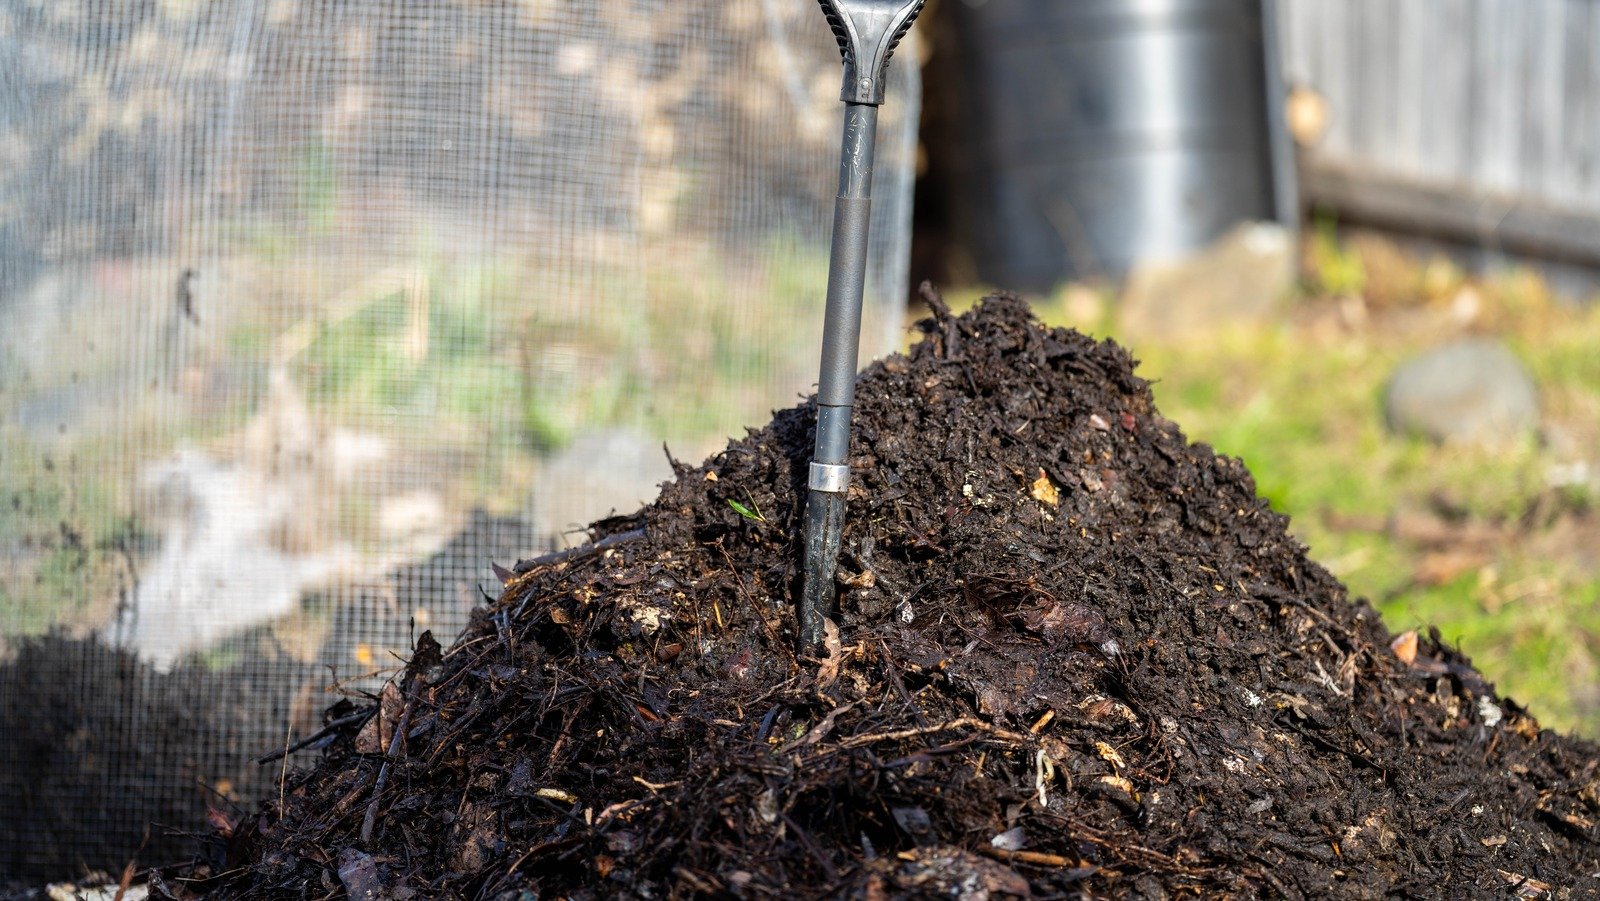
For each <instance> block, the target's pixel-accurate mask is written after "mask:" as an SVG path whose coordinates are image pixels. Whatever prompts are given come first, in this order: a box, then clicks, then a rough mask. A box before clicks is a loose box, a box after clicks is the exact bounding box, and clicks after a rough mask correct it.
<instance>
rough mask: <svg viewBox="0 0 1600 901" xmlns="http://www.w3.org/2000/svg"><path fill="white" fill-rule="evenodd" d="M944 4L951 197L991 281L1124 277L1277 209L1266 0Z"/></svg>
mask: <svg viewBox="0 0 1600 901" xmlns="http://www.w3.org/2000/svg"><path fill="white" fill-rule="evenodd" d="M1269 2H1270V0H1269ZM949 8H950V14H951V16H952V20H953V21H952V25H953V26H954V27H953V32H954V34H955V35H957V37H956V39H955V40H956V44H957V46H956V50H957V54H956V57H957V58H956V59H955V60H954V65H956V66H958V67H959V72H958V76H959V77H958V78H956V79H953V81H956V82H957V83H959V85H960V88H958V91H959V92H960V93H961V94H962V96H961V97H960V107H961V109H962V110H963V111H964V112H963V114H962V115H963V118H964V120H965V122H964V125H965V127H964V128H962V129H961V130H962V132H963V133H964V135H965V137H964V138H963V139H961V140H959V141H958V142H957V143H958V144H959V145H961V146H960V147H959V149H958V151H957V152H958V156H957V157H956V158H955V159H954V160H952V166H951V174H952V175H953V176H954V185H955V188H954V196H953V197H952V198H951V199H952V201H953V202H954V204H955V209H954V210H953V212H954V213H955V217H954V218H955V227H956V229H957V238H958V240H960V241H961V242H962V243H963V244H965V246H966V247H967V248H968V249H969V250H970V252H971V253H972V255H973V257H974V262H975V263H976V265H977V268H978V274H979V276H980V277H982V278H983V279H984V280H985V281H987V282H990V283H992V284H997V285H1002V286H1005V287H1010V288H1017V289H1023V290H1036V291H1043V290H1048V289H1050V288H1052V287H1054V286H1055V285H1057V284H1059V283H1061V282H1062V281H1065V280H1068V279H1085V278H1105V279H1118V278H1120V277H1122V276H1123V275H1125V274H1126V273H1127V272H1128V271H1129V269H1130V268H1131V267H1132V266H1133V265H1135V264H1136V263H1140V262H1147V261H1157V260H1163V259H1170V258H1174V257H1179V256H1182V255H1185V254H1187V253H1189V252H1192V251H1194V250H1197V249H1199V248H1201V247H1204V246H1205V245H1207V244H1209V243H1210V242H1211V241H1212V240H1214V239H1215V238H1217V237H1219V236H1220V235H1221V234H1222V233H1223V232H1224V231H1226V230H1227V229H1228V228H1229V227H1230V226H1232V225H1234V224H1236V223H1238V222H1241V221H1245V220H1251V219H1272V218H1276V217H1277V215H1278V209H1279V206H1280V205H1279V204H1278V203H1277V202H1276V201H1278V200H1279V198H1277V197H1275V191H1274V187H1273V161H1274V150H1273V148H1272V138H1271V134H1272V129H1270V128H1269V126H1268V115H1269V104H1268V103H1267V97H1268V84H1269V66H1268V65H1267V54H1266V49H1267V48H1268V47H1272V46H1274V45H1275V42H1270V43H1269V42H1267V41H1266V40H1265V39H1264V36H1265V30H1264V29H1263V25H1262V23H1263V8H1262V0H1070V2H1067V0H952V2H951V4H950V7H949ZM1273 68H1275V67H1273ZM1270 80H1274V81H1275V80H1276V77H1275V76H1272V77H1271V79H1270ZM1290 165H1292V162H1291V163H1290ZM1279 193H1281V191H1280V192H1279Z"/></svg>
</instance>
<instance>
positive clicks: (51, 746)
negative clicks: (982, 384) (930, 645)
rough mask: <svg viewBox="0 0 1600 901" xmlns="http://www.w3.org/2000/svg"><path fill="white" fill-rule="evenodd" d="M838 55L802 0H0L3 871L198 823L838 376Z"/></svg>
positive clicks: (885, 154) (896, 215)
mask: <svg viewBox="0 0 1600 901" xmlns="http://www.w3.org/2000/svg"><path fill="white" fill-rule="evenodd" d="M900 58H901V60H902V62H901V64H899V65H897V66H896V67H895V68H894V76H895V79H896V83H895V84H893V85H892V87H891V91H890V102H889V104H888V105H887V106H886V107H885V108H884V110H883V118H882V136H881V143H880V148H881V149H880V154H879V170H878V177H877V182H876V191H875V194H876V203H875V209H874V215H875V216H876V221H875V225H874V232H875V233H874V236H873V241H874V250H875V256H874V259H875V263H874V269H873V272H872V274H871V280H870V284H869V310H868V317H867V323H866V332H865V334H864V336H863V348H864V352H865V353H867V354H873V353H878V352H882V351H884V350H887V349H889V348H890V347H891V346H892V345H893V344H894V343H895V342H896V341H897V340H898V337H899V310H900V306H901V300H902V298H903V297H904V293H905V284H904V269H905V260H906V255H907V252H908V243H909V234H908V230H909V206H910V194H911V178H912V169H913V161H914V154H915V122H916V118H917V116H916V112H917V110H916V98H917V90H916V84H915V79H916V74H915V67H914V65H912V64H909V63H906V62H904V60H906V59H908V58H909V59H914V58H915V51H914V49H913V48H910V47H908V48H905V49H903V50H902V51H901V53H900ZM839 78H840V66H839V61H838V51H837V49H836V47H835V45H834V42H833V38H832V36H831V35H830V34H829V32H828V29H827V27H826V26H825V24H824V22H823V20H822V17H821V15H820V13H819V12H818V10H817V8H816V6H815V4H814V3H812V2H810V0H782V2H780V0H761V2H740V3H724V2H720V0H718V2H711V0H596V2H589V3H575V2H557V0H520V2H510V0H502V2H491V0H228V2H217V0H49V2H42V0H0V460H3V463H0V876H13V877H24V878H41V877H57V876H65V875H71V873H70V872H64V871H70V870H76V869H78V868H80V867H84V866H91V867H111V868H117V869H120V867H121V866H122V865H123V864H124V863H125V862H126V860H127V859H128V858H129V857H130V856H132V855H133V854H134V853H135V852H136V851H137V850H138V849H139V848H140V846H141V844H142V843H143V844H144V852H143V854H142V859H144V860H151V859H153V858H159V857H161V856H164V855H167V854H170V853H173V852H174V849H176V848H178V847H180V845H178V844H175V840H173V839H171V838H169V837H167V836H166V833H165V831H164V830H162V829H160V828H157V829H154V830H151V831H149V832H148V835H147V829H146V824H147V823H149V822H150V821H152V820H153V821H154V822H156V823H158V824H162V825H165V826H173V827H180V828H185V829H190V830H198V829H202V828H203V824H204V815H205V808H206V806H207V804H210V805H212V806H215V807H218V808H223V809H226V807H227V804H228V803H230V802H234V803H248V802H249V801H251V800H252V799H254V798H257V797H260V796H261V795H262V794H263V793H266V792H271V791H273V790H275V788H276V786H277V779H278V776H279V774H280V772H281V769H280V768H281V764H279V763H274V764H271V765H269V766H267V767H257V766H256V765H255V764H254V763H253V762H252V758H254V757H255V756H257V755H260V754H263V753H265V752H267V751H269V750H271V749H273V748H275V747H277V748H281V747H283V746H285V745H287V744H291V743H294V742H297V741H299V740H300V739H302V738H304V737H306V736H307V735H308V734H309V733H311V732H313V731H314V730H315V729H316V728H318V726H319V725H320V723H319V717H320V716H321V711H322V709H323V708H324V707H326V706H327V704H328V703H329V702H330V699H331V696H330V695H329V693H328V692H329V689H330V687H333V686H335V685H343V686H344V689H345V690H347V691H349V690H358V689H362V688H368V689H370V687H371V684H372V680H371V679H370V678H363V677H369V676H370V675H371V674H373V673H376V672H379V671H382V670H385V669H390V668H392V667H394V666H395V665H396V654H398V653H401V652H403V651H404V649H405V648H407V647H409V644H410V641H411V639H412V636H413V635H414V634H415V633H417V632H419V631H420V630H421V629H424V628H428V629H433V630H434V631H435V632H436V633H438V634H439V635H440V636H441V637H442V638H443V640H444V641H445V643H446V644H448V643H449V641H448V639H449V637H450V636H452V635H453V634H454V633H455V632H456V631H457V630H458V629H459V628H460V627H461V626H462V625H463V623H464V622H465V619H466V616H467V614H468V612H469V611H470V610H471V609H472V608H473V607H474V606H475V605H478V604H480V603H481V602H482V594H481V591H482V590H489V591H492V590H493V589H492V588H491V587H490V586H493V585H495V584H497V583H496V581H495V580H494V579H493V578H492V576H491V573H490V571H489V569H488V561H489V560H490V559H495V560H498V561H501V562H507V561H510V560H513V559H515V558H516V557H518V556H519V555H521V556H527V555H529V554H530V553H532V552H534V551H536V550H540V549H547V548H549V547H551V546H553V545H558V544H563V543H574V542H576V541H580V540H581V536H578V535H575V534H574V533H573V532H572V531H571V530H572V529H574V528H575V527H576V526H577V525H578V524H580V523H584V522H588V521H589V520H591V519H593V518H596V517H599V516H602V515H605V514H607V513H608V512H609V511H611V510H613V509H614V510H618V511H626V510H630V509H632V508H633V507H635V506H636V505H637V503H638V502H639V501H641V500H643V499H645V498H647V497H649V496H651V495H653V494H654V488H653V486H654V484H655V483H656V482H658V481H660V480H661V479H663V478H665V477H667V476H668V474H669V469H668V465H667V461H666V458H665V455H664V454H663V453H662V450H661V446H662V443H663V442H665V443H666V444H667V445H668V446H670V448H671V449H672V452H673V454H674V455H675V456H677V457H680V458H684V459H693V458H697V457H698V456H700V455H701V454H703V453H705V452H707V451H709V450H711V449H714V448H715V447H717V446H720V445H721V443H722V442H723V441H724V440H725V436H727V435H729V434H733V433H736V432H738V431H739V430H740V429H741V428H742V427H744V426H747V425H754V424H757V423H760V422H762V421H764V420H765V419H766V416H767V412H768V411H769V410H770V409H772V408H774V407H777V406H782V405H786V404H788V403H790V402H791V401H792V400H794V398H795V397H796V396H797V394H799V393H801V392H803V391H805V390H806V389H807V387H808V386H809V385H810V384H811V383H812V382H813V381H814V379H815V370H816V361H817V346H818V340H819V335H820V328H821V302H820V299H821V297H822V294H823V291H824V287H825V283H826V267H827V243H826V242H827V237H828V230H829V225H830V222H831V215H832V196H833V192H834V188H835V186H836V172H837V168H836V166H837V162H836V161H837V153H838V131H839V121H840V106H839V103H838V91H839Z"/></svg>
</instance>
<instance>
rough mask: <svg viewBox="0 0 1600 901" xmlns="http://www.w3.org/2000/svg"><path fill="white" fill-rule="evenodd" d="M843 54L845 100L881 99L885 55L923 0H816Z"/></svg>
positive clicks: (886, 64)
mask: <svg viewBox="0 0 1600 901" xmlns="http://www.w3.org/2000/svg"><path fill="white" fill-rule="evenodd" d="M818 2H819V3H821V4H822V12H823V14H824V15H826V16H827V17H828V25H829V26H830V27H831V28H832V29H833V36H834V38H835V39H836V40H838V42H839V53H840V55H842V56H843V57H844V90H843V91H842V92H841V94H840V97H839V99H840V100H843V101H844V102H845V103H864V104H869V105H871V106H878V105H880V104H882V103H883V91H884V83H885V82H886V81H887V80H888V75H889V57H890V56H893V55H894V48H895V47H897V46H899V45H900V41H901V39H903V38H904V37H905V36H906V32H908V31H910V30H911V23H912V22H914V21H916V18H917V14H918V13H920V12H922V7H923V5H924V4H925V3H926V2H927V0H818Z"/></svg>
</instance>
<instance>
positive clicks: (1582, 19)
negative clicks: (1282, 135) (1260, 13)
mask: <svg viewBox="0 0 1600 901" xmlns="http://www.w3.org/2000/svg"><path fill="white" fill-rule="evenodd" d="M1277 2H1278V3H1279V4H1280V10H1279V12H1280V28H1281V40H1282V47H1283V55H1284V64H1285V72H1286V75H1287V77H1288V80H1289V83H1290V84H1291V86H1293V87H1295V88H1297V89H1299V90H1301V91H1309V92H1311V93H1310V94H1304V93H1303V94H1302V95H1301V96H1302V97H1303V98H1304V97H1308V96H1309V97H1314V98H1317V99H1319V100H1320V102H1321V103H1322V104H1325V110H1326V120H1325V121H1326V125H1325V128H1323V129H1322V131H1321V133H1320V136H1319V137H1318V138H1317V139H1316V140H1314V141H1311V142H1309V143H1306V144H1303V145H1302V147H1301V189H1302V192H1303V195H1304V197H1305V198H1306V199H1307V200H1308V201H1309V202H1311V203H1319V204H1327V205H1331V206H1334V207H1336V208H1337V209H1338V210H1339V212H1340V214H1341V215H1342V216H1346V217H1349V218H1352V219H1355V220H1365V221H1369V222H1372V223H1373V224H1378V225H1384V226H1390V227H1398V228H1400V229H1402V230H1407V231H1415V232H1420V233H1426V234H1432V235H1437V236H1440V237H1446V238H1453V239H1457V240H1464V241H1468V242H1470V243H1474V244H1480V245H1484V246H1489V247H1494V248H1499V249H1503V250H1506V251H1510V252H1514V253H1526V254H1531V255H1534V256H1539V257H1546V258H1549V259H1553V260H1563V261H1567V262H1574V263H1580V264H1584V265H1591V266H1593V265H1600V0H1277ZM1315 102H1316V101H1315V100H1314V101H1313V103H1315Z"/></svg>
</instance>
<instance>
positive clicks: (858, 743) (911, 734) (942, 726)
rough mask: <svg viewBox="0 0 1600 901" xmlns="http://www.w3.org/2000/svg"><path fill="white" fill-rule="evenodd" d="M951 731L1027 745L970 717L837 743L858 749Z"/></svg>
mask: <svg viewBox="0 0 1600 901" xmlns="http://www.w3.org/2000/svg"><path fill="white" fill-rule="evenodd" d="M952 729H977V730H979V731H980V732H987V733H989V734H990V735H992V736H994V737H995V738H998V739H1000V740H1002V741H1008V742H1011V743H1012V744H1017V745H1025V744H1027V743H1028V738H1027V736H1025V735H1018V734H1017V733H1015V732H1012V731H1011V730H1009V729H1001V728H1000V727H998V726H991V725H989V724H988V723H985V722H983V721H982V720H976V719H973V718H972V717H970V716H963V717H957V718H956V719H953V720H950V721H949V722H946V723H939V724H938V725H934V726H919V727H917V728H915V729H896V730H894V731H893V732H872V733H868V734H866V735H852V736H850V737H849V738H847V739H845V740H844V741H841V742H839V746H840V747H841V748H859V747H862V746H864V745H870V744H875V743H877V742H880V741H899V740H900V739H902V738H916V737H917V736H919V735H929V734H932V733H934V732H948V731H950V730H952Z"/></svg>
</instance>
